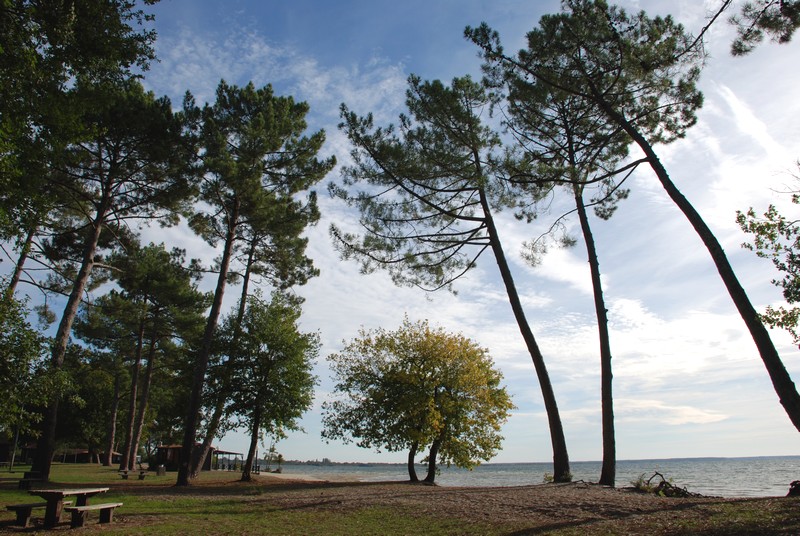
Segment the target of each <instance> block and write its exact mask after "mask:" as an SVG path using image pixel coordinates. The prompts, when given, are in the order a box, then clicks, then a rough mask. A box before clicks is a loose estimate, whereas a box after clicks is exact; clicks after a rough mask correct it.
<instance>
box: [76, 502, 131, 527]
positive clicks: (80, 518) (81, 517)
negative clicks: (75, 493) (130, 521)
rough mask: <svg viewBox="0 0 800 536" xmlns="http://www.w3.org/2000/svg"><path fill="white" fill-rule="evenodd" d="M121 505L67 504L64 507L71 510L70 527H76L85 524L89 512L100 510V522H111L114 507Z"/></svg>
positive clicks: (120, 504)
mask: <svg viewBox="0 0 800 536" xmlns="http://www.w3.org/2000/svg"><path fill="white" fill-rule="evenodd" d="M118 506H122V503H105V504H87V505H86V506H68V507H66V508H64V510H66V511H67V512H72V522H71V523H70V527H72V528H73V529H74V528H77V527H82V526H84V525H85V524H86V519H87V518H88V517H89V512H91V511H92V510H100V523H111V521H112V520H113V518H114V508H117V507H118Z"/></svg>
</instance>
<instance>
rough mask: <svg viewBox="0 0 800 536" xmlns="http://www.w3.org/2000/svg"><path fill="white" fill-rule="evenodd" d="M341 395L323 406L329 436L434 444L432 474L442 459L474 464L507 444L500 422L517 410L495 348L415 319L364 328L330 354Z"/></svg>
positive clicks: (390, 444) (410, 445) (394, 445)
mask: <svg viewBox="0 0 800 536" xmlns="http://www.w3.org/2000/svg"><path fill="white" fill-rule="evenodd" d="M328 360H329V361H330V363H331V366H332V369H333V373H334V377H335V380H336V386H335V389H334V394H335V397H334V398H333V399H332V400H329V401H326V402H325V403H324V404H323V411H324V415H323V425H324V431H323V437H325V438H326V439H328V440H331V439H342V440H344V441H351V440H356V441H357V444H358V445H359V446H361V447H365V448H372V447H375V448H377V449H381V448H384V449H386V450H389V451H400V450H406V449H408V450H409V464H408V469H409V477H410V478H411V480H412V481H413V480H416V478H417V477H416V472H415V470H414V457H415V455H416V453H417V451H418V450H421V449H424V448H427V447H430V451H429V454H428V474H427V477H426V478H425V480H426V481H427V482H431V483H432V482H433V481H434V479H435V476H436V464H437V460H439V461H441V462H442V463H446V464H447V465H450V464H451V463H452V464H455V465H456V466H458V467H465V468H472V467H474V466H475V465H478V464H479V463H480V462H481V461H486V460H489V459H491V458H492V457H493V456H494V455H495V454H496V453H497V451H498V450H499V449H500V443H501V441H502V436H501V435H500V433H499V432H500V428H501V426H502V424H503V423H504V422H505V421H506V419H507V418H508V415H509V412H510V411H511V410H512V409H513V408H514V405H513V404H512V402H511V397H510V396H509V394H508V392H507V391H506V389H505V387H502V386H501V385H500V383H501V381H502V374H501V373H500V372H499V371H498V370H496V369H495V368H494V363H493V361H492V359H491V357H490V356H489V352H488V350H486V349H484V348H481V347H480V346H478V345H477V344H476V343H475V342H473V341H471V340H469V339H467V338H466V337H464V336H463V335H460V334H450V333H447V332H445V331H444V330H443V329H442V328H431V327H430V326H429V325H428V322H427V321H421V322H416V323H412V322H411V321H409V320H408V319H407V318H406V319H405V320H404V322H403V324H402V326H401V327H400V328H398V329H397V330H395V331H386V330H383V329H377V330H374V331H370V332H368V331H364V330H362V331H361V332H360V336H359V337H357V338H355V339H353V340H352V341H350V342H349V343H347V344H346V345H345V347H344V349H343V350H342V351H341V352H340V353H338V354H332V355H330V356H329V357H328Z"/></svg>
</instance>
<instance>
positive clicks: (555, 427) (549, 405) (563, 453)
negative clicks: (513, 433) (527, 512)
mask: <svg viewBox="0 0 800 536" xmlns="http://www.w3.org/2000/svg"><path fill="white" fill-rule="evenodd" d="M480 198H481V206H482V207H483V212H484V218H485V221H486V232H487V233H488V235H489V241H490V243H491V246H492V251H493V252H494V257H495V260H496V261H497V266H498V268H499V269H500V275H501V276H502V278H503V283H504V284H505V287H506V293H507V294H508V299H509V302H510V303H511V309H512V310H513V311H514V317H515V318H516V320H517V325H518V326H519V330H520V332H521V333H522V338H523V339H524V340H525V345H526V346H527V348H528V352H529V353H530V355H531V359H532V360H533V366H534V369H535V370H536V376H537V378H538V379H539V386H540V387H541V390H542V398H543V399H544V407H545V411H546V412H547V421H548V424H549V427H550V441H551V443H552V446H553V480H554V481H555V482H569V481H570V480H571V479H572V475H571V473H570V470H569V455H568V454H567V441H566V439H565V438H564V428H563V426H562V425H561V416H560V414H559V411H558V404H557V403H556V396H555V392H554V391H553V385H552V384H551V383H550V375H549V374H548V372H547V367H546V366H545V363H544V356H542V352H541V351H540V350H539V345H538V344H537V343H536V339H535V337H534V336H533V331H531V328H530V325H529V324H528V320H527V319H526V318H525V311H524V310H523V308H522V302H521V301H520V299H519V293H518V292H517V287H516V285H515V284H514V279H513V277H512V276H511V269H510V268H509V266H508V261H507V260H506V257H505V253H504V252H503V247H502V245H501V243H500V237H499V235H498V233H497V228H496V227H495V225H494V220H493V219H492V215H491V209H490V208H489V203H488V201H487V200H486V194H485V192H484V191H483V190H481V191H480Z"/></svg>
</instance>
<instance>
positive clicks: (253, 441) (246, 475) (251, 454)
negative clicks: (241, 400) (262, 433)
mask: <svg viewBox="0 0 800 536" xmlns="http://www.w3.org/2000/svg"><path fill="white" fill-rule="evenodd" d="M260 422H261V405H260V404H256V407H255V411H254V412H253V420H252V421H251V423H250V424H251V427H250V428H251V431H250V448H249V449H248V450H247V460H246V461H245V462H244V467H242V482H250V481H251V480H253V477H252V475H251V471H252V470H253V461H254V458H255V455H256V449H257V448H258V431H259V423H260Z"/></svg>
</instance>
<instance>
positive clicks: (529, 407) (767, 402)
mask: <svg viewBox="0 0 800 536" xmlns="http://www.w3.org/2000/svg"><path fill="white" fill-rule="evenodd" d="M618 3H619V5H621V6H623V7H625V8H626V9H629V10H638V9H644V10H646V11H647V12H648V13H649V14H651V15H653V14H667V13H670V14H672V15H673V16H674V17H675V18H676V19H678V20H679V21H680V22H682V23H683V24H685V26H686V27H687V28H688V29H689V30H690V31H692V32H695V33H696V32H697V31H699V29H700V28H702V27H703V26H704V24H705V22H706V20H705V17H707V16H708V14H709V13H710V12H712V11H713V10H714V9H715V8H716V6H717V5H718V3H719V1H718V0H715V1H711V0H707V1H706V2H705V5H704V4H703V3H702V2H697V1H696V0H681V1H674V2H663V1H655V0H653V1H647V0H640V1H636V0H621V1H620V2H618ZM151 9H152V12H153V13H155V16H156V19H155V22H154V27H155V29H156V30H157V32H158V39H157V41H156V45H155V46H156V55H157V56H158V58H159V62H158V63H155V64H153V65H152V66H151V69H150V70H149V72H147V74H146V77H145V79H144V83H145V86H146V87H147V88H148V89H150V90H152V91H154V92H155V93H156V94H157V95H167V96H169V97H170V98H171V99H172V100H173V103H174V104H175V106H178V105H179V104H180V102H181V99H182V96H183V94H184V93H185V92H186V91H187V90H189V91H191V92H192V94H193V95H194V96H195V97H196V99H197V101H198V103H204V102H208V101H213V98H214V90H215V88H216V86H217V84H218V83H219V81H220V79H224V80H226V81H227V82H228V83H231V84H237V85H245V84H247V83H248V82H250V81H252V82H253V83H254V84H255V85H256V86H257V87H260V86H263V85H266V84H272V85H273V87H274V88H275V91H276V93H278V94H282V95H291V96H293V97H294V98H295V99H298V100H304V101H306V102H308V103H309V105H310V112H309V116H308V123H309V132H311V131H315V130H318V129H324V130H325V132H326V134H327V141H326V144H325V147H324V149H323V154H324V155H326V156H327V155H329V154H333V155H335V156H336V158H337V160H338V161H339V163H340V166H341V165H346V164H347V163H348V161H349V152H350V147H349V145H348V142H347V140H346V138H345V136H344V135H343V134H342V133H341V132H340V131H339V130H338V128H337V124H338V122H339V116H338V109H339V105H340V103H346V104H347V105H348V107H349V108H351V109H352V110H353V111H355V112H357V113H359V114H362V115H363V114H366V113H369V112H372V113H373V114H374V115H375V119H376V123H377V124H383V125H385V124H387V123H389V122H392V121H395V122H396V120H397V117H398V115H399V114H400V113H402V112H403V111H404V106H403V104H404V91H405V88H406V79H407V77H408V76H409V75H410V74H412V73H413V74H416V75H418V76H420V77H422V78H423V79H431V80H432V79H441V80H443V81H445V82H449V81H450V80H451V79H452V78H453V77H455V76H463V75H464V74H471V75H472V76H473V77H474V78H476V79H477V78H479V77H480V59H479V58H478V56H477V49H476V47H475V46H474V45H473V44H471V43H470V42H468V41H466V40H465V39H464V38H463V30H464V27H465V26H467V25H472V26H476V25H478V24H480V23H481V22H482V21H486V22H487V23H489V25H490V26H492V27H493V28H495V29H496V30H498V31H499V32H500V36H501V39H502V40H503V43H504V45H505V46H506V49H508V50H516V49H518V48H520V47H521V46H522V44H523V42H524V36H525V32H527V31H528V30H530V29H532V28H533V27H534V26H535V25H536V24H537V21H538V19H539V17H541V15H543V14H545V13H552V12H556V11H558V10H559V4H558V2H556V1H550V0H546V1H541V0H525V1H522V0H519V1H516V0H514V1H511V0H494V1H491V2H489V1H486V0H427V1H425V2H422V1H420V0H407V1H405V2H396V1H387V0H342V1H336V2H333V1H323V0H293V1H292V2H285V1H276V0H226V1H225V2H221V1H216V2H215V1H210V0H162V1H161V2H160V4H158V5H156V6H154V7H153V8H151ZM667 9H668V10H669V11H665V10H667ZM732 38H733V30H732V28H731V27H730V26H729V25H728V24H727V23H726V22H724V21H719V22H718V23H717V24H716V25H715V26H714V27H713V28H712V31H711V32H710V34H709V36H708V52H709V57H708V60H707V64H706V66H705V68H704V70H703V75H702V79H701V84H700V86H701V89H702V90H703V92H704V95H705V104H704V106H703V108H702V109H701V111H700V112H699V114H698V118H699V121H698V123H697V125H696V126H694V127H693V128H692V129H691V130H690V131H689V132H688V135H687V136H686V138H685V139H683V140H680V141H678V142H675V143H673V144H670V145H668V146H659V147H657V152H658V154H659V156H660V158H661V160H662V162H663V163H664V164H665V166H666V168H667V170H668V171H669V172H670V174H671V176H672V178H673V180H674V181H675V182H676V184H677V185H678V187H679V188H680V189H681V190H682V191H683V193H684V194H685V195H686V196H687V198H688V199H689V200H690V201H691V202H692V203H693V204H694V205H695V207H696V208H697V209H698V210H699V212H700V213H701V215H702V216H703V217H704V218H705V220H706V222H707V223H708V224H709V226H710V227H711V228H712V230H713V231H714V232H715V233H716V235H717V237H718V239H719V240H720V242H721V243H722V244H723V247H724V248H725V250H726V253H727V254H728V257H729V259H730V261H731V263H732V265H733V266H734V269H735V270H736V272H737V274H738V276H739V278H740V281H741V283H742V285H743V286H744V287H745V289H746V290H747V291H748V293H749V295H750V297H751V300H752V301H753V303H754V305H755V306H756V307H757V309H759V310H763V309H764V308H765V307H766V306H767V305H769V304H773V305H775V304H779V303H781V299H782V298H781V294H780V291H779V290H778V289H777V288H775V287H774V286H773V285H772V284H771V283H770V281H771V280H772V279H773V278H774V277H776V276H777V273H776V272H775V271H774V269H773V267H772V265H771V263H770V262H769V261H767V260H764V259H760V258H758V257H756V256H755V254H753V253H752V252H750V251H747V250H745V249H742V248H741V243H742V242H744V241H746V240H747V239H748V238H747V236H746V235H745V234H744V233H742V231H741V230H740V229H739V228H738V226H737V224H736V221H735V218H736V211H737V210H747V209H748V208H749V207H751V206H752V207H754V208H755V209H756V210H757V211H759V212H763V211H764V210H766V208H767V206H768V205H769V204H770V203H774V204H776V205H777V206H779V207H781V208H783V209H785V213H786V214H789V215H791V214H796V212H797V210H796V207H795V206H793V205H791V204H790V203H789V196H788V195H787V194H786V193H785V192H786V191H787V190H789V189H791V188H792V187H793V186H794V185H795V183H794V182H793V181H794V179H793V178H792V173H793V172H794V173H795V174H797V167H796V161H797V159H798V157H800V129H799V128H798V121H797V119H798V117H800V101H798V99H797V98H796V91H797V89H796V88H797V87H798V83H799V82H800V69H797V57H798V55H797V53H798V49H797V47H798V45H797V44H796V43H795V44H790V45H782V46H779V45H775V44H771V43H766V44H763V45H762V46H760V47H759V48H758V49H756V51H755V52H753V53H752V54H750V55H749V56H747V57H744V58H733V57H731V56H730V54H729V53H728V47H729V45H730V42H731V40H732ZM792 73H794V74H792ZM339 170H340V167H337V169H336V170H334V171H333V172H332V173H331V174H330V175H329V176H328V177H327V178H326V179H325V181H323V182H324V183H327V182H328V181H335V180H337V178H338V176H339ZM630 187H631V194H630V197H629V199H627V200H626V201H624V202H623V203H622V204H621V205H620V208H619V210H618V211H617V213H616V214H615V215H614V217H613V218H612V219H611V220H609V221H600V220H598V219H597V218H593V220H592V225H593V230H594V233H595V239H596V241H597V247H598V249H599V255H600V269H601V271H602V274H603V285H604V292H605V296H606V300H607V307H608V309H609V317H610V328H611V349H612V354H613V356H614V359H613V372H614V397H615V398H614V404H615V414H616V442H617V457H618V459H653V458H676V457H703V456H762V455H789V454H798V453H800V449H799V448H798V447H800V441H798V439H800V436H798V433H797V431H796V430H795V429H794V427H793V426H792V425H791V423H790V421H789V419H788V417H787V416H786V414H785V413H784V411H783V409H782V407H781V406H780V404H779V402H778V399H777V396H776V394H775V392H774V390H773V388H772V385H771V383H770V381H769V377H768V376H767V373H766V370H765V368H764V366H763V364H762V362H761V360H760V358H759V356H758V353H757V351H756V349H755V346H754V344H753V343H752V340H751V339H750V337H749V334H748V332H747V331H746V329H745V326H744V324H743V322H742V321H741V319H740V317H739V316H738V313H737V312H736V310H735V308H734V306H733V304H732V302H731V299H730V297H729V296H728V295H727V293H726V291H725V288H724V286H723V285H722V283H721V281H720V279H719V277H718V275H717V274H716V272H715V269H714V266H713V264H712V262H711V260H710V257H709V255H708V253H707V251H706V250H705V249H704V247H703V246H702V244H701V242H700V240H699V238H698V237H697V236H696V235H695V234H694V232H693V231H692V229H691V227H690V225H689V224H688V222H687V221H686V220H685V219H684V217H683V216H682V214H681V213H680V212H679V211H678V209H677V208H676V207H674V206H673V204H672V203H671V201H670V200H669V198H668V197H667V195H666V193H665V192H664V191H663V190H662V188H661V187H660V185H659V183H658V182H657V180H656V178H655V176H654V175H653V174H652V172H650V171H649V170H648V169H644V168H642V169H641V170H640V171H637V173H636V174H635V175H634V176H633V177H632V178H631V184H630ZM317 190H318V191H319V194H320V199H319V201H320V209H321V212H322V219H321V221H320V222H319V223H318V224H317V225H316V226H315V227H313V228H311V229H309V230H308V232H307V235H308V237H309V247H308V254H309V256H310V257H311V258H313V259H314V262H315V264H316V266H317V267H319V268H320V270H321V275H320V276H319V277H318V278H315V279H313V280H312V281H311V282H309V283H308V284H307V285H305V286H304V287H299V288H297V289H296V292H297V293H298V294H300V295H302V296H303V297H305V300H306V301H305V303H304V306H303V309H304V312H303V316H302V319H301V323H302V326H301V327H302V329H303V330H304V331H316V332H319V334H320V337H321V342H322V348H321V352H320V358H319V360H318V362H317V364H316V366H315V374H316V375H317V376H318V378H319V385H318V387H317V390H316V396H315V402H314V406H313V408H312V409H311V410H310V411H309V412H307V414H306V415H305V416H304V418H303V420H302V422H301V425H302V427H303V429H304V432H296V433H291V434H290V436H289V438H288V439H285V440H282V441H280V442H279V443H278V444H277V446H276V448H277V449H278V451H279V452H281V453H282V454H283V455H284V457H285V458H287V459H300V460H314V459H322V458H323V457H325V458H330V459H332V460H335V461H362V462H404V461H405V457H406V453H405V452H398V453H386V452H383V453H378V452H375V451H374V450H367V449H361V448H358V447H356V446H355V445H353V444H349V445H348V444H343V443H341V442H330V443H326V442H325V441H324V440H322V439H321V435H320V431H321V412H322V410H321V404H322V403H323V402H324V401H325V400H326V399H328V397H329V396H330V393H331V391H332V390H333V386H334V383H333V379H332V378H331V374H330V372H329V369H328V366H327V363H326V360H325V358H326V356H328V355H329V354H331V353H334V352H337V351H338V350H340V349H341V348H342V346H343V344H344V342H343V341H347V340H351V339H352V338H353V337H355V336H357V334H358V330H359V329H360V328H365V329H374V328H378V327H382V328H385V329H395V328H397V327H399V325H400V323H401V322H402V320H403V317H404V315H408V317H409V318H410V319H411V320H412V321H413V320H422V319H428V320H429V321H430V322H431V323H432V324H433V325H436V326H441V327H443V328H444V329H446V330H448V331H452V332H460V333H463V334H464V335H465V336H467V337H469V338H471V339H473V340H475V341H476V342H478V343H479V344H481V345H482V346H484V347H486V348H488V349H489V351H490V354H491V355H492V357H493V358H494V360H495V363H496V366H497V367H498V368H499V369H500V370H501V371H502V372H503V375H504V382H505V384H506V385H507V387H508V390H509V392H510V393H511V394H512V396H513V400H514V403H515V404H516V406H517V409H516V410H515V411H514V412H513V414H512V415H511V417H510V419H509V420H508V422H507V423H506V424H505V426H504V427H503V429H502V435H503V436H504V437H505V439H504V441H503V446H502V451H501V452H499V453H498V455H497V456H496V457H495V458H494V459H493V460H492V461H493V462H539V461H544V462H546V461H550V460H552V450H551V447H550V437H549V431H548V427H547V420H546V416H545V412H544V408H543V404H542V399H541V394H540V390H539V385H538V383H537V381H536V376H535V374H534V369H533V365H532V363H531V359H530V356H529V354H528V353H527V351H526V349H525V346H524V344H523V341H522V338H521V336H520V334H519V330H518V328H517V325H516V323H515V320H514V317H513V315H512V312H511V308H510V306H509V304H508V300H507V297H506V294H505V290H504V288H503V286H502V283H501V281H500V278H499V274H498V269H497V265H496V263H495V261H494V258H493V257H492V256H490V255H484V256H483V257H482V258H481V262H479V264H478V266H477V267H476V268H475V269H474V270H472V271H471V272H469V273H468V274H467V275H466V276H465V277H463V278H462V279H460V280H459V281H458V282H457V283H456V284H455V287H454V288H455V290H456V291H457V294H452V293H448V292H446V291H439V292H436V293H426V292H424V291H422V290H419V289H416V288H400V287H396V286H395V285H394V284H393V283H392V282H391V281H390V279H389V278H388V276H387V275H386V274H385V273H380V272H379V273H375V274H371V275H361V274H360V273H359V269H358V266H357V265H356V264H355V263H354V262H350V261H342V260H340V259H339V257H338V256H337V254H336V252H335V251H334V249H333V247H332V244H331V240H330V238H329V235H328V227H329V225H330V223H331V222H339V223H342V224H343V225H350V226H355V225H357V219H358V215H357V214H356V213H354V212H352V211H351V210H350V209H348V208H346V207H345V206H343V205H342V204H341V203H340V202H339V201H337V200H334V199H331V198H330V197H329V196H328V194H327V192H326V188H325V184H323V183H320V185H319V186H318V188H317ZM557 209H558V206H555V207H554V209H553V213H552V214H550V215H544V216H542V217H541V218H540V219H539V220H538V221H537V222H535V223H534V224H531V225H526V224H524V223H521V222H517V221H516V220H514V218H513V217H512V216H511V215H510V214H501V215H500V217H499V226H500V233H501V238H502V240H503V245H504V248H505V250H506V252H507V254H508V256H509V260H510V263H511V269H512V272H513V275H514V277H515V280H516V283H517V286H518V289H519V291H520V293H521V295H522V300H523V304H524V306H525V312H526V314H527V316H528V319H529V322H530V325H531V327H532V329H533V332H534V334H535V336H536V337H537V341H538V343H539V345H540V347H541V349H542V353H543V354H544V358H545V361H546V363H547V366H548V370H549V373H550V376H551V380H552V382H553V387H554V390H555V394H556V397H557V400H558V404H559V409H560V411H561V417H562V420H563V425H564V430H565V434H566V440H567V447H568V449H569V455H570V458H571V459H572V460H599V459H601V456H602V446H601V429H600V372H599V371H600V367H599V349H598V340H597V339H598V337H597V326H596V321H595V318H594V312H593V302H592V294H591V285H590V280H589V269H588V264H587V262H586V252H585V248H584V245H583V242H582V241H579V242H578V244H577V246H576V247H574V248H571V249H567V250H564V249H557V248H552V249H551V250H550V251H549V253H548V254H547V256H546V257H545V258H544V259H543V262H542V263H541V265H539V266H537V267H536V268H533V267H531V266H529V265H527V264H526V263H525V261H524V260H523V258H522V256H521V252H522V246H523V243H524V242H525V241H526V240H530V239H532V238H535V237H537V236H539V235H540V234H541V233H542V232H544V231H545V230H546V228H547V227H548V226H549V225H550V223H551V222H552V221H553V219H554V218H556V217H557V216H559V215H560V213H559V212H558V210H557ZM567 225H568V227H569V228H570V229H572V230H576V229H577V220H576V219H574V218H573V219H569V220H567ZM151 232H152V231H151ZM146 237H147V235H146ZM150 239H152V240H155V241H164V242H166V244H167V246H168V247H169V246H172V245H180V246H181V247H185V248H186V249H187V250H188V255H189V256H191V257H199V258H202V259H205V260H206V261H207V262H210V261H211V259H213V257H214V256H215V255H216V254H217V252H215V251H214V250H212V249H211V248H210V246H208V245H207V244H206V243H205V242H203V241H202V240H201V239H199V238H198V237H196V236H194V235H192V233H191V232H190V231H189V230H188V229H187V228H186V227H185V226H179V227H175V228H170V229H166V230H164V229H159V230H158V231H157V234H156V233H155V232H153V235H152V238H150ZM212 287H213V281H211V280H208V281H205V282H204V288H207V289H211V288H212ZM265 290H266V291H267V292H268V289H265ZM227 294H228V298H229V299H228V300H226V307H230V306H231V305H232V303H233V300H235V299H236V295H237V290H236V289H235V288H229V290H228V293H227ZM771 333H772V336H773V340H774V342H775V344H776V345H777V346H778V349H779V352H780V353H781V356H782V357H783V360H784V364H785V365H786V367H787V369H788V370H789V372H790V374H792V375H793V377H794V378H800V360H799V359H798V357H799V355H798V349H797V347H796V346H795V345H793V344H792V341H791V339H790V338H789V337H788V336H787V335H786V334H785V333H783V332H781V331H774V330H773V331H772V332H771ZM217 445H218V446H219V447H220V448H223V449H225V450H232V451H237V452H243V453H244V452H246V449H247V438H246V436H245V434H243V433H229V434H228V435H226V436H225V438H223V439H222V440H220V441H218V442H217Z"/></svg>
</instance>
